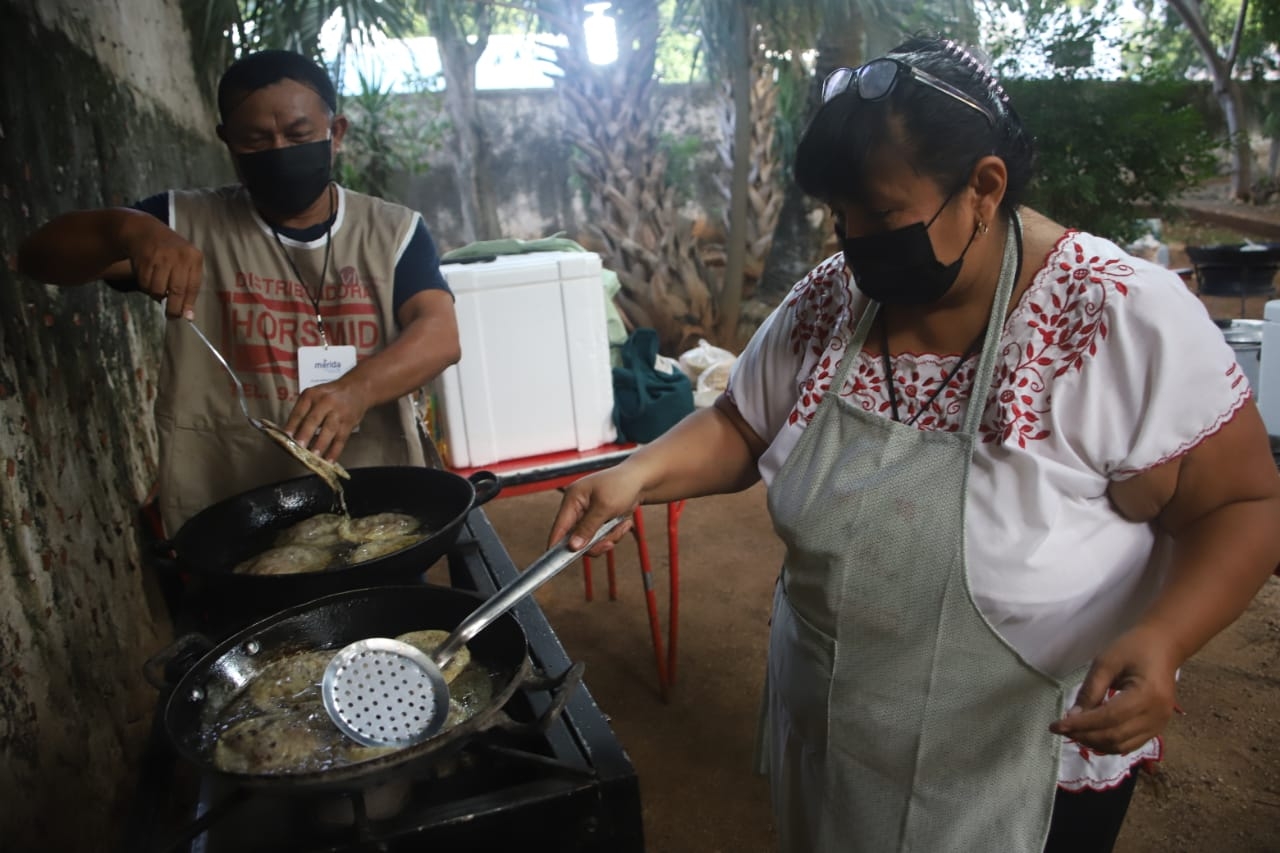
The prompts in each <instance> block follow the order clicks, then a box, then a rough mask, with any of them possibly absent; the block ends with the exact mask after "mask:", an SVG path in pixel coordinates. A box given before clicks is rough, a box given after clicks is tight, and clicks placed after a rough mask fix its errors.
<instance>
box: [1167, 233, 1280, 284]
mask: <svg viewBox="0 0 1280 853" xmlns="http://www.w3.org/2000/svg"><path fill="white" fill-rule="evenodd" d="M1187 257H1188V258H1190V259H1191V264H1192V266H1194V267H1195V271H1196V279H1197V280H1198V282H1199V289H1200V293H1201V294H1203V295H1205V296H1249V295H1255V294H1261V293H1271V292H1272V291H1273V290H1274V285H1273V284H1272V282H1273V280H1274V279H1275V275H1276V270H1277V269H1280V243H1233V244H1220V245H1214V246H1188V247H1187Z"/></svg>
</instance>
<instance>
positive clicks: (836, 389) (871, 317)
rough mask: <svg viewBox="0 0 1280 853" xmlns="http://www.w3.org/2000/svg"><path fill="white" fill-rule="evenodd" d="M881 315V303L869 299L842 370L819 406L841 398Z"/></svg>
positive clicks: (847, 346) (855, 330) (845, 353)
mask: <svg viewBox="0 0 1280 853" xmlns="http://www.w3.org/2000/svg"><path fill="white" fill-rule="evenodd" d="M879 313H880V303H879V302H876V301H874V300H870V299H868V300H867V307H866V310H865V311H863V312H862V316H861V317H859V318H858V325H857V326H856V327H855V328H854V330H853V337H852V338H850V339H849V343H848V344H847V345H846V346H845V348H844V357H843V358H842V359H840V370H839V372H838V373H837V374H836V378H835V380H834V381H833V382H832V383H831V390H830V391H829V392H828V393H827V394H826V395H825V396H824V397H823V398H822V402H821V403H819V404H818V405H819V406H823V405H826V403H827V400H828V399H834V398H836V397H838V396H840V392H841V391H843V390H844V383H845V382H846V381H847V380H848V379H849V373H850V371H852V370H853V364H854V362H856V361H857V360H858V353H860V352H862V345H863V344H865V343H866V342H867V337H868V336H869V335H870V334H871V324H872V323H874V322H875V321H876V315H877V314H879Z"/></svg>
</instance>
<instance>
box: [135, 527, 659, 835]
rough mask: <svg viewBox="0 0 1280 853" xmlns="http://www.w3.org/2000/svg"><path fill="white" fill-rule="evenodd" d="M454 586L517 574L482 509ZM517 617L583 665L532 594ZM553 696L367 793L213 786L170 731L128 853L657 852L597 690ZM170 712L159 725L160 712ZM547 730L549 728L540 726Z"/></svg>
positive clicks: (564, 669)
mask: <svg viewBox="0 0 1280 853" xmlns="http://www.w3.org/2000/svg"><path fill="white" fill-rule="evenodd" d="M448 564H449V577H450V582H451V584H452V585H453V586H455V587H458V588H462V589H469V590H474V591H477V592H479V593H481V594H483V595H490V594H492V593H493V592H494V591H496V590H497V588H498V587H499V586H501V585H503V584H505V583H507V582H508V581H510V580H512V579H513V578H514V577H516V575H517V569H516V567H515V565H514V564H513V563H512V562H511V558H510V557H509V556H508V555H507V552H506V549H505V548H504V547H503V546H502V543H501V542H500V541H499V540H498V537H497V535H496V534H495V533H494V530H493V528H492V526H490V524H489V522H488V519H487V518H485V516H484V514H483V512H482V511H481V510H476V511H474V512H472V513H471V516H470V518H469V519H468V521H467V525H466V528H465V530H464V531H463V533H462V535H461V536H460V537H459V540H458V544H457V545H456V547H455V548H454V550H453V551H452V552H451V553H450V554H449V556H448ZM513 612H514V613H515V615H516V618H517V619H518V620H519V621H520V624H521V626H522V627H523V629H524V632H525V634H526V636H527V638H528V641H529V647H530V656H531V657H532V659H533V663H534V665H535V667H537V668H539V669H541V670H542V671H543V672H545V673H548V674H550V675H553V676H559V675H564V674H566V673H569V671H570V669H571V667H572V662H571V661H570V660H569V658H568V655H567V654H566V653H565V651H564V648H563V647H562V646H561V645H560V641H559V639H558V638H557V637H556V635H555V633H554V632H553V631H552V630H551V625H550V624H549V623H548V622H547V619H546V616H545V615H544V614H543V613H542V610H541V608H539V607H538V605H537V602H536V601H534V600H533V599H532V598H530V599H526V600H525V601H523V602H521V603H520V604H518V605H517V606H516V607H515V608H514V610H513ZM553 702H554V698H553V695H552V692H551V691H549V690H543V689H532V688H525V689H522V690H521V691H520V692H518V693H517V694H516V696H515V697H514V698H513V699H512V700H511V702H509V703H508V704H507V706H506V708H505V709H504V710H505V711H506V712H507V714H508V715H509V716H510V717H512V718H513V719H515V720H517V721H523V722H526V723H528V724H529V725H527V726H526V727H524V729H523V730H522V731H519V732H509V731H504V732H494V733H489V734H487V735H485V736H482V737H480V738H478V739H477V740H476V741H474V742H473V743H470V744H468V745H467V746H466V747H465V748H464V749H463V750H462V752H461V753H459V754H458V755H457V756H456V757H454V758H453V759H451V760H448V761H445V762H442V763H441V766H440V767H438V768H433V775H432V776H428V777H426V778H419V779H415V780H413V781H407V780H406V781H404V782H398V783H391V784H388V785H386V786H383V787H382V788H381V789H378V790H374V791H370V792H367V793H366V794H364V795H356V796H354V797H348V796H335V795H327V796H325V797H323V798H316V797H298V796H289V797H280V796H268V795H265V794H261V793H253V792H247V791H245V790H243V789H234V788H231V787H229V786H228V783H226V782H225V781H223V780H220V779H215V778H212V777H201V776H200V775H199V774H198V773H197V772H196V771H195V769H194V768H192V767H191V766H190V765H188V764H187V763H186V762H183V761H182V760H180V759H179V758H178V757H177V756H176V755H175V754H174V753H173V751H172V750H171V748H170V747H169V743H168V740H167V738H166V736H165V733H164V731H163V729H162V727H161V726H160V724H159V723H158V722H157V724H156V726H155V727H154V729H153V732H152V736H151V739H150V743H149V744H148V748H147V754H146V756H145V758H144V761H143V766H142V768H141V773H140V778H139V783H138V789H137V794H136V796H135V800H134V804H133V810H132V814H131V816H130V820H129V825H128V827H127V828H126V833H125V838H124V839H123V842H122V845H121V848H120V849H122V850H125V851H128V853H152V851H175V853H176V852H177V851H183V852H184V853H223V851H229V850H230V851H236V853H256V851H268V850H269V851H273V853H282V852H283V851H298V853H339V852H340V851H342V852H343V853H345V851H360V853H365V851H388V853H400V851H418V850H433V851H438V850H464V851H466V850H494V849H498V845H508V844H511V845H520V846H521V847H527V848H529V849H534V850H555V851H601V853H603V851H610V853H614V851H618V853H632V851H642V850H643V849H644V842H643V835H642V828H641V815H640V793H639V784H638V782H637V779H636V773H635V768H634V767H633V766H632V764H631V761H630V759H629V758H628V757H627V754H626V752H625V751H624V750H623V749H622V746H621V744H619V743H618V740H617V738H616V737H615V736H614V734H613V731H612V730H611V729H610V728H609V723H608V720H607V719H606V718H605V716H604V714H603V713H602V712H601V711H600V709H599V707H598V706H597V705H596V703H595V701H594V700H593V699H592V698H591V695H590V693H589V692H588V691H587V689H586V687H585V685H578V686H577V688H576V689H575V690H573V691H572V693H570V694H569V699H568V701H567V703H566V704H565V705H564V708H563V711H562V712H560V713H559V714H557V715H555V716H554V717H553V718H551V719H548V711H549V709H550V710H552V711H554V708H551V706H552V705H553ZM159 707H160V706H159V705H158V706H157V714H156V720H157V721H159V720H160V718H161V715H160V713H159ZM539 721H540V722H539Z"/></svg>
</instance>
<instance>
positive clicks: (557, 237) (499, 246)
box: [440, 231, 627, 367]
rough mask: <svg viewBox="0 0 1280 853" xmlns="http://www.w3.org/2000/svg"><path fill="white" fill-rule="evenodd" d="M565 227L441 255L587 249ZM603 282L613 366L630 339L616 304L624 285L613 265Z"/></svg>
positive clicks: (444, 257) (462, 256)
mask: <svg viewBox="0 0 1280 853" xmlns="http://www.w3.org/2000/svg"><path fill="white" fill-rule="evenodd" d="M562 234H564V232H563V231H560V232H557V233H555V234H552V235H551V236H550V237H543V238H542V239H540V240H520V239H518V238H516V237H504V238H502V239H500V240H479V241H477V242H475V243H468V244H467V245H465V246H463V247H462V248H460V249H454V250H453V251H451V252H445V253H444V254H443V255H441V256H440V262H441V263H445V264H447V263H449V262H450V261H460V260H464V259H466V258H478V257H483V256H485V255H527V254H530V253H532V252H585V251H586V249H584V248H583V247H582V245H581V244H579V243H578V242H576V241H574V240H570V239H569V238H568V237H562V236H561V235H562ZM600 282H601V284H603V285H604V297H605V298H604V316H605V328H606V332H607V334H608V336H609V352H610V354H609V360H610V364H611V365H612V366H613V367H617V366H618V365H619V364H620V360H621V356H620V355H619V354H618V349H617V348H618V347H620V346H621V345H622V344H623V343H624V342H625V341H626V340H627V327H626V326H625V325H623V322H622V315H621V314H619V313H618V308H617V306H616V305H614V304H613V298H614V297H615V296H617V295H618V291H619V290H621V289H622V282H620V281H618V274H617V273H615V272H614V271H613V270H611V269H602V270H601V271H600Z"/></svg>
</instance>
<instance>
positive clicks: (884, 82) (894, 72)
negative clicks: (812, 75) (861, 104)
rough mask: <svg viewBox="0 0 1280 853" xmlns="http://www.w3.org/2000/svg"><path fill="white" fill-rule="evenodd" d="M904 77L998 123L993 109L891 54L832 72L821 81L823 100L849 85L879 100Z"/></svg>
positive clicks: (867, 97) (865, 97) (863, 95)
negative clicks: (953, 99) (855, 66)
mask: <svg viewBox="0 0 1280 853" xmlns="http://www.w3.org/2000/svg"><path fill="white" fill-rule="evenodd" d="M902 76H906V77H909V78H911V79H912V80H915V81H916V82H918V83H923V84H924V85H926V86H928V87H929V88H931V89H934V90H936V91H939V92H941V93H942V94H944V95H947V96H948V97H951V98H955V99H956V100H957V101H959V102H960V103H962V104H964V105H965V106H966V107H969V108H970V109H972V110H976V111H977V112H978V113H980V114H981V115H982V117H983V118H985V119H986V120H987V123H988V124H990V125H992V126H993V127H994V126H995V124H996V117H995V116H994V115H993V114H992V113H991V110H989V109H987V108H986V107H984V106H983V105H982V104H980V103H978V102H977V101H975V100H974V99H973V98H971V97H969V96H968V95H966V94H965V93H964V92H962V91H960V90H959V89H957V88H956V87H955V86H952V85H951V84H950V83H948V82H946V81H945V80H939V79H938V78H937V77H934V76H933V75H932V74H930V73H929V72H927V71H921V70H920V69H919V68H915V67H913V66H911V65H908V64H907V63H906V62H903V61H902V60H901V59H895V58H893V57H890V56H883V57H881V58H879V59H873V60H871V61H870V62H868V63H867V64H865V65H859V66H858V67H857V68H837V69H836V70H835V71H832V72H831V73H830V74H828V75H827V79H826V80H824V81H823V83H822V103H824V104H825V103H826V102H827V101H829V100H831V99H832V98H834V97H835V96H836V95H839V94H841V93H843V92H845V91H847V90H848V89H849V87H850V86H852V87H853V90H854V91H855V92H857V93H858V97H859V98H861V99H862V100H864V101H879V100H881V99H882V98H886V97H888V96H889V93H890V92H892V91H893V87H894V86H895V85H897V83H898V79H899V78H900V77H902Z"/></svg>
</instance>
